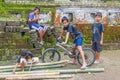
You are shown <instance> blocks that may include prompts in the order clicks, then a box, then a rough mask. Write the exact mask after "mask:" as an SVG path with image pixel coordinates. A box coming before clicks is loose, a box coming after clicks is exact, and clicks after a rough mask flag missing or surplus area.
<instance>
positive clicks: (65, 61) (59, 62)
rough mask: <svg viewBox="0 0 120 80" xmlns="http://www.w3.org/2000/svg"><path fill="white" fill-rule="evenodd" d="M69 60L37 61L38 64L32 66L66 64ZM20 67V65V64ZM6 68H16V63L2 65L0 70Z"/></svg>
mask: <svg viewBox="0 0 120 80" xmlns="http://www.w3.org/2000/svg"><path fill="white" fill-rule="evenodd" d="M68 61H69V60H62V61H58V62H51V63H36V64H33V65H32V66H48V65H56V64H65V63H67V62H68ZM28 66H30V64H28V65H26V66H25V67H28ZM18 67H20V65H19V66H18ZM4 68H6V69H7V68H8V69H10V68H14V65H10V66H0V70H1V69H4Z"/></svg>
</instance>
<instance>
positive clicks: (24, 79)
mask: <svg viewBox="0 0 120 80" xmlns="http://www.w3.org/2000/svg"><path fill="white" fill-rule="evenodd" d="M72 77H73V75H52V76H29V77H28V76H27V77H6V80H28V79H29V80H35V79H57V78H61V79H62V78H72Z"/></svg>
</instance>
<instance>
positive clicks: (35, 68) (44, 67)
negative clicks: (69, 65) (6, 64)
mask: <svg viewBox="0 0 120 80" xmlns="http://www.w3.org/2000/svg"><path fill="white" fill-rule="evenodd" d="M63 66H65V64H58V65H49V66H36V67H35V66H34V67H31V70H41V69H50V68H59V67H63ZM24 70H25V71H29V66H28V67H25V68H24ZM12 71H13V69H12V68H10V69H1V70H0V72H12ZM16 71H21V68H17V69H16Z"/></svg>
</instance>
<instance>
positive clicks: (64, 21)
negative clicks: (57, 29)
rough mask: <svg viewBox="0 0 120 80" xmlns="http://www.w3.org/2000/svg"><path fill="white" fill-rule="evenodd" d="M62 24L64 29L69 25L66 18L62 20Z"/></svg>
mask: <svg viewBox="0 0 120 80" xmlns="http://www.w3.org/2000/svg"><path fill="white" fill-rule="evenodd" d="M62 24H63V26H64V27H67V26H68V25H69V20H68V18H67V17H63V18H62Z"/></svg>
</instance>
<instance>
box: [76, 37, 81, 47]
mask: <svg viewBox="0 0 120 80" xmlns="http://www.w3.org/2000/svg"><path fill="white" fill-rule="evenodd" d="M82 42H83V38H82V37H80V38H78V39H75V40H74V44H75V45H76V46H82Z"/></svg>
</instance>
